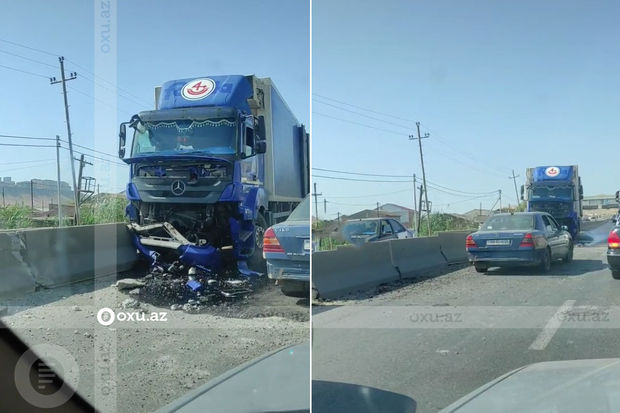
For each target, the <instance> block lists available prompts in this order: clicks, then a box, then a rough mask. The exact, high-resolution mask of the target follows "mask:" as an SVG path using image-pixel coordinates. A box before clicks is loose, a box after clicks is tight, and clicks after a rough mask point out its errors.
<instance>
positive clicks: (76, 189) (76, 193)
mask: <svg viewBox="0 0 620 413" xmlns="http://www.w3.org/2000/svg"><path fill="white" fill-rule="evenodd" d="M58 61H59V62H60V79H61V80H56V78H55V77H51V78H50V84H52V85H55V84H57V83H62V94H63V96H64V99H65V118H66V120H67V141H68V142H69V159H71V175H72V177H73V198H74V202H75V224H76V225H77V224H78V223H79V222H80V207H79V200H80V199H79V198H80V192H79V187H78V185H79V182H77V181H76V179H75V165H74V164H73V140H72V139H71V122H70V121H69V102H68V101H67V84H66V83H67V82H68V81H69V80H73V79H75V78H77V73H76V72H71V73H70V74H69V77H68V78H67V77H65V58H64V57H62V56H60V57H59V58H58ZM58 207H59V208H60V205H59V206H58Z"/></svg>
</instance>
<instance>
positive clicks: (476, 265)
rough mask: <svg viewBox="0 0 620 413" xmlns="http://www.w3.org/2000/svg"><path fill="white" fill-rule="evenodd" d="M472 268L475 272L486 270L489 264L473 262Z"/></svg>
mask: <svg viewBox="0 0 620 413" xmlns="http://www.w3.org/2000/svg"><path fill="white" fill-rule="evenodd" d="M474 268H476V272H487V270H488V269H489V266H488V265H486V264H480V263H477V262H476V263H474Z"/></svg>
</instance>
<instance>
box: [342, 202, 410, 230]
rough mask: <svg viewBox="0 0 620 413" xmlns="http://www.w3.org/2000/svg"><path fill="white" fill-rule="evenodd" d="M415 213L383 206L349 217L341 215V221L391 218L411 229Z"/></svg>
mask: <svg viewBox="0 0 620 413" xmlns="http://www.w3.org/2000/svg"><path fill="white" fill-rule="evenodd" d="M414 216H415V211H414V210H413V209H410V208H407V207H404V206H400V205H396V204H383V205H381V206H379V210H378V211H377V210H376V209H364V210H362V211H359V212H356V213H354V214H351V215H346V216H345V215H343V216H342V217H341V219H343V220H347V219H364V218H377V217H382V218H393V219H395V220H397V221H398V222H400V223H401V224H403V225H404V226H406V227H408V228H412V227H413V222H414Z"/></svg>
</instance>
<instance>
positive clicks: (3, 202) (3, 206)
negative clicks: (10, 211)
mask: <svg viewBox="0 0 620 413" xmlns="http://www.w3.org/2000/svg"><path fill="white" fill-rule="evenodd" d="M2 208H6V202H5V201H4V187H2Z"/></svg>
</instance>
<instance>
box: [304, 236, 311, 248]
mask: <svg viewBox="0 0 620 413" xmlns="http://www.w3.org/2000/svg"><path fill="white" fill-rule="evenodd" d="M304 251H310V240H309V239H305V240H304Z"/></svg>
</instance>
